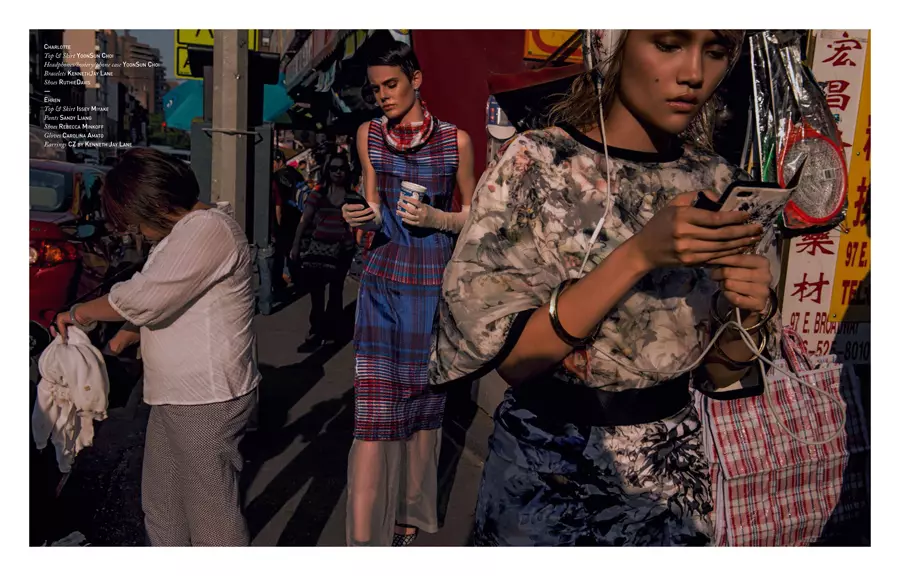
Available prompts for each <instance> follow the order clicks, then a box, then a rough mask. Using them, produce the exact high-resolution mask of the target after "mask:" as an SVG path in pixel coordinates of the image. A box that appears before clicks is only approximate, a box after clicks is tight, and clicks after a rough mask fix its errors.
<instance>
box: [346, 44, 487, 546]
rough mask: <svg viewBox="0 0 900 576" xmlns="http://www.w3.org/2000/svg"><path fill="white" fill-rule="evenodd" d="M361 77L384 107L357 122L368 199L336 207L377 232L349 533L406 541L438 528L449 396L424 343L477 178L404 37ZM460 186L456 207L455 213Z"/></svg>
mask: <svg viewBox="0 0 900 576" xmlns="http://www.w3.org/2000/svg"><path fill="white" fill-rule="evenodd" d="M368 75H369V82H370V83H371V85H372V87H373V89H374V91H375V96H376V99H377V101H378V103H379V105H380V106H381V109H382V110H383V111H384V116H383V117H381V118H379V119H377V120H373V121H372V122H366V123H365V124H363V125H362V126H360V128H359V131H358V132H357V138H356V140H357V147H358V150H359V157H360V160H361V162H362V167H363V174H362V176H363V188H364V190H365V197H366V202H367V204H368V207H363V206H361V205H359V204H356V205H350V204H348V205H345V206H344V209H343V210H344V218H345V219H346V220H347V222H348V223H350V225H351V226H353V227H357V228H363V229H366V230H377V231H378V232H377V234H375V238H374V241H373V244H372V246H371V248H370V249H369V250H368V251H367V253H366V256H365V267H364V269H363V273H362V278H361V280H360V290H359V297H358V299H357V317H356V331H355V334H354V339H353V343H354V347H355V351H356V378H355V380H354V388H355V389H356V421H355V422H356V423H355V427H354V431H353V438H354V440H353V446H352V448H351V449H350V462H349V479H348V503H347V541H348V543H349V544H350V545H370V546H387V545H391V544H393V545H395V546H405V545H408V544H409V543H411V542H412V540H413V539H414V538H415V536H416V533H417V530H425V531H426V532H436V531H437V528H438V526H437V459H438V452H439V450H440V441H441V424H442V419H443V413H444V403H445V395H444V394H440V393H435V392H433V391H431V390H429V388H428V361H429V353H430V342H431V335H432V332H433V329H434V322H435V318H436V313H437V304H438V299H439V298H440V292H441V279H442V278H443V274H444V265H445V264H446V263H447V261H448V260H449V259H450V254H451V253H452V251H453V241H454V238H455V234H457V233H458V232H459V231H460V230H461V229H462V226H463V224H464V223H465V219H466V216H467V215H468V210H469V202H470V200H471V198H472V191H473V189H474V188H475V179H474V175H473V173H472V170H473V168H472V166H473V154H472V143H471V140H470V139H469V136H468V134H466V133H465V132H463V131H462V130H458V129H457V128H456V126H454V125H453V124H448V123H446V122H441V121H439V120H438V119H437V118H435V117H434V116H432V115H431V113H430V112H429V111H428V109H427V108H426V107H425V104H424V102H422V100H421V99H420V98H419V97H418V91H419V86H421V84H422V72H421V71H420V70H419V63H418V61H417V60H416V56H415V54H414V53H413V51H412V50H411V49H410V47H409V46H407V45H406V44H403V43H400V42H397V43H395V44H393V45H390V46H388V47H386V49H385V50H384V51H383V52H380V53H378V54H376V55H375V57H374V59H373V60H372V61H371V62H370V64H369V67H368ZM404 181H408V182H412V183H414V184H418V185H419V186H422V187H424V188H425V194H426V195H427V200H426V199H423V200H416V199H414V198H409V197H405V198H403V199H402V200H401V196H402V193H401V188H400V185H401V183H402V182H404ZM457 185H458V186H459V190H460V194H461V196H462V211H461V212H451V211H450V204H451V199H452V196H453V189H454V187H455V186H457Z"/></svg>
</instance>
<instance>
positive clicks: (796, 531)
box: [697, 328, 869, 546]
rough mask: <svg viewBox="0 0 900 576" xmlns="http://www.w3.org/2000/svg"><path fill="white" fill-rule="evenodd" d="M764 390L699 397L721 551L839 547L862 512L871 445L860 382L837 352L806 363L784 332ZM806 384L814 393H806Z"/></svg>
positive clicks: (855, 529) (794, 338)
mask: <svg viewBox="0 0 900 576" xmlns="http://www.w3.org/2000/svg"><path fill="white" fill-rule="evenodd" d="M782 352H783V354H784V357H783V358H779V359H777V360H775V362H774V364H775V366H777V367H778V368H779V369H780V370H781V371H784V372H788V373H792V374H793V375H794V376H795V377H796V378H799V379H800V380H802V381H803V382H805V383H806V384H807V385H808V386H809V387H807V386H803V385H801V384H800V383H799V382H796V381H794V380H792V379H790V378H789V377H787V376H786V375H785V374H783V373H782V372H781V371H779V370H775V369H772V368H769V369H768V371H767V380H768V390H766V392H765V393H759V394H757V395H755V396H752V397H749V398H739V399H732V400H716V399H714V398H712V397H710V396H707V395H704V394H703V393H701V392H697V404H698V409H699V411H700V414H701V418H702V420H703V425H704V438H705V444H706V451H707V457H708V458H709V462H710V476H711V488H712V493H713V505H714V508H715V516H716V535H715V543H716V545H718V546H805V545H810V544H816V543H819V544H822V543H839V542H841V541H842V539H845V538H846V537H847V535H848V534H850V535H852V534H854V533H857V535H858V533H859V532H860V525H861V523H862V522H867V519H868V508H869V483H868V456H869V439H868V434H867V431H866V422H865V416H864V413H863V411H862V402H861V400H860V389H859V380H858V378H857V376H856V373H855V372H854V370H853V367H852V366H851V365H844V364H840V363H838V362H837V358H836V357H835V356H834V355H829V356H821V357H810V356H809V355H808V354H807V352H806V348H805V346H804V344H803V341H802V339H801V338H800V336H799V335H798V334H797V333H796V332H794V331H793V330H791V329H790V328H785V329H784V338H783V340H782ZM810 388H813V389H810Z"/></svg>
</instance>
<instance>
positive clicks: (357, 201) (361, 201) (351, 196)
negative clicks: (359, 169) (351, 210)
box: [344, 192, 369, 208]
mask: <svg viewBox="0 0 900 576" xmlns="http://www.w3.org/2000/svg"><path fill="white" fill-rule="evenodd" d="M347 204H350V205H353V206H362V207H363V208H368V207H369V203H368V202H366V199H365V198H363V197H362V196H360V195H359V194H357V193H356V192H347V193H346V194H344V205H347Z"/></svg>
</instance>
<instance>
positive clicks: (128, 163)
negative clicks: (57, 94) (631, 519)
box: [56, 148, 261, 546]
mask: <svg viewBox="0 0 900 576" xmlns="http://www.w3.org/2000/svg"><path fill="white" fill-rule="evenodd" d="M199 194H200V188H199V186H198V184H197V178H196V177H195V176H194V173H193V172H191V170H190V168H188V167H186V166H185V165H184V163H183V162H181V161H180V160H177V159H175V158H173V157H171V156H169V155H167V154H164V153H162V152H158V151H156V150H153V149H150V148H135V149H133V150H129V151H128V152H126V153H125V154H124V155H123V156H122V159H121V160H120V161H119V163H118V164H116V166H115V167H114V168H113V169H112V170H110V171H109V174H107V176H106V182H105V184H104V188H103V207H104V209H105V211H106V214H107V216H108V217H109V219H110V221H111V222H112V224H114V225H115V226H116V228H118V229H120V230H136V231H137V230H139V231H140V233H141V234H142V235H143V236H144V237H146V238H148V239H149V240H151V241H155V242H157V244H156V246H154V247H153V249H152V250H151V252H150V256H149V258H148V259H147V262H146V263H145V264H144V268H143V269H142V270H141V271H140V272H139V273H137V274H135V275H134V276H133V277H132V278H131V279H130V280H128V281H126V282H121V283H119V284H116V285H115V286H113V287H112V290H111V291H110V293H109V295H107V296H103V297H101V298H97V299H96V300H92V301H90V302H87V303H85V304H82V305H76V306H75V307H74V308H72V310H71V311H69V312H64V313H62V314H60V315H59V316H58V317H57V321H56V322H57V326H58V329H59V331H60V332H61V333H62V334H63V338H65V332H66V327H67V326H68V325H71V324H75V325H78V326H85V327H86V325H90V324H92V323H93V322H94V321H97V320H100V321H106V322H116V321H127V323H126V325H125V328H123V329H122V330H121V331H120V332H119V333H118V334H116V335H115V336H114V337H113V339H112V341H110V345H109V346H110V349H111V350H112V351H113V352H114V353H116V352H119V351H121V350H122V349H124V348H125V347H127V346H130V345H133V344H137V343H138V342H140V345H141V354H142V356H143V361H144V401H145V402H146V403H147V404H150V405H151V406H152V407H153V408H152V409H151V410H150V420H149V422H148V423H147V439H146V442H145V446H144V468H143V476H142V477H141V503H142V507H143V510H144V524H145V525H146V528H147V537H148V539H149V541H150V544H151V545H152V546H247V545H249V543H250V535H249V533H248V531H247V523H246V522H245V520H244V516H243V514H242V513H241V498H240V490H239V485H238V480H239V475H240V472H241V469H242V468H243V465H244V460H243V458H242V456H241V453H240V451H239V450H238V444H239V443H240V441H241V439H242V438H243V436H244V432H245V430H246V427H247V420H248V418H249V416H250V413H251V411H252V410H253V407H254V406H255V404H256V394H254V393H253V392H254V391H255V390H256V387H257V385H258V384H259V382H260V380H261V377H260V374H259V370H258V369H257V365H256V356H255V348H256V336H255V334H254V332H253V314H254V304H255V299H254V294H253V285H252V265H253V262H252V260H251V258H250V248H249V246H248V244H247V237H246V235H245V234H244V232H243V230H241V227H240V225H238V223H237V222H235V220H234V218H233V217H232V209H231V207H230V206H229V205H227V204H225V203H221V204H219V205H217V206H211V205H208V204H204V203H202V202H200V201H199V200H198V198H199Z"/></svg>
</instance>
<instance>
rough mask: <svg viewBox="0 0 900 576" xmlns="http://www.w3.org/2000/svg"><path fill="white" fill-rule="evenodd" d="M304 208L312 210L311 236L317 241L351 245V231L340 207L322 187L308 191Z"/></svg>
mask: <svg viewBox="0 0 900 576" xmlns="http://www.w3.org/2000/svg"><path fill="white" fill-rule="evenodd" d="M304 210H311V211H312V212H313V215H314V216H313V217H314V220H313V224H314V228H313V233H312V237H313V238H314V239H315V240H318V241H319V242H325V243H328V244H337V243H340V244H343V245H344V246H346V247H348V248H349V247H352V246H353V231H352V230H350V226H348V225H347V223H346V222H345V221H344V217H343V215H342V214H341V209H340V208H339V207H338V206H335V205H334V204H333V203H332V202H331V200H330V199H329V198H328V196H327V191H326V190H324V189H323V187H321V186H320V187H317V188H316V189H315V190H313V191H312V192H310V193H309V196H308V197H307V198H306V202H305V203H304Z"/></svg>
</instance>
